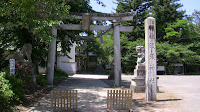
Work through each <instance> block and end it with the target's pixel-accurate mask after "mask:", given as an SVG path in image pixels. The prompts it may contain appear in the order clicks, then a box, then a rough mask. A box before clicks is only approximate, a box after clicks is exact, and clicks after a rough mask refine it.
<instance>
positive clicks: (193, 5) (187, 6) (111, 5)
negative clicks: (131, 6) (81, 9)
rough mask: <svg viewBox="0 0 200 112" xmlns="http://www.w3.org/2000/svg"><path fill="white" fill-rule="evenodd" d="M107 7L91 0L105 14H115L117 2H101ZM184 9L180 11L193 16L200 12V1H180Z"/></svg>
mask: <svg viewBox="0 0 200 112" xmlns="http://www.w3.org/2000/svg"><path fill="white" fill-rule="evenodd" d="M101 1H102V2H103V3H104V4H105V5H106V7H102V6H101V5H99V4H97V3H96V1H95V0H90V3H91V6H92V8H93V9H94V10H95V11H99V12H104V13H115V10H114V9H116V7H117V4H116V1H115V0H101ZM180 3H181V4H182V5H183V7H182V8H181V9H180V10H186V14H187V15H191V14H192V13H193V12H194V10H195V9H196V10H200V0H180Z"/></svg>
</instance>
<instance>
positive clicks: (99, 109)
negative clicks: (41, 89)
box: [29, 74, 109, 112]
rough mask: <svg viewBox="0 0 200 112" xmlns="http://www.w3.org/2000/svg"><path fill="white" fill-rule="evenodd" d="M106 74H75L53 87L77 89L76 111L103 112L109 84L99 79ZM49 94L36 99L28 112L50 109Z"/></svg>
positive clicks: (104, 77) (42, 111)
mask: <svg viewBox="0 0 200 112" xmlns="http://www.w3.org/2000/svg"><path fill="white" fill-rule="evenodd" d="M107 78H108V76H107V75H84V74H81V75H79V74H75V75H74V76H70V77H69V78H68V79H67V80H65V81H64V82H62V83H61V84H60V85H59V86H57V87H56V88H54V89H62V90H65V89H68V90H73V89H75V90H78V111H80V112H105V109H106V106H107V99H106V98H107V90H108V89H109V86H108V85H107V84H105V83H104V82H102V81H101V80H99V79H107ZM52 110H53V109H52V108H51V106H50V94H47V95H46V96H45V97H44V98H42V99H41V100H40V101H38V102H37V103H36V104H35V105H34V106H33V107H31V109H30V110H29V111H30V112H46V111H52Z"/></svg>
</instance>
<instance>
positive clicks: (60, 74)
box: [54, 68, 68, 80]
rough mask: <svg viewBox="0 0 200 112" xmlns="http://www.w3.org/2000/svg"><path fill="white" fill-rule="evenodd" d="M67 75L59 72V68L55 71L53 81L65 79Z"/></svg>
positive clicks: (61, 71)
mask: <svg viewBox="0 0 200 112" xmlns="http://www.w3.org/2000/svg"><path fill="white" fill-rule="evenodd" d="M67 77H68V74H67V73H66V72H65V71H63V70H61V69H60V68H58V69H56V70H55V75H54V80H57V79H60V78H67Z"/></svg>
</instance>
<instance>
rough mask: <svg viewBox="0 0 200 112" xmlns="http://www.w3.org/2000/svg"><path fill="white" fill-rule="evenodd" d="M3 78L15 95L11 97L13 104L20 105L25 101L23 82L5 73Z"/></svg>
mask: <svg viewBox="0 0 200 112" xmlns="http://www.w3.org/2000/svg"><path fill="white" fill-rule="evenodd" d="M5 78H6V79H7V80H9V82H10V84H11V89H12V91H13V92H14V93H15V94H14V96H13V102H14V103H22V101H23V100H25V97H24V95H25V89H24V86H25V81H23V80H22V79H20V78H17V77H15V76H10V75H9V74H8V73H6V75H5Z"/></svg>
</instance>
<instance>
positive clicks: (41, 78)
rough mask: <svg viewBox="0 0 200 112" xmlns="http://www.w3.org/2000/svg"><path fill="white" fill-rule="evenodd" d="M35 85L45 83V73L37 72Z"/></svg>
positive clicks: (43, 84)
mask: <svg viewBox="0 0 200 112" xmlns="http://www.w3.org/2000/svg"><path fill="white" fill-rule="evenodd" d="M36 80H37V81H36V82H37V85H40V86H45V85H46V77H45V75H42V74H38V75H37V79H36Z"/></svg>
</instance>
